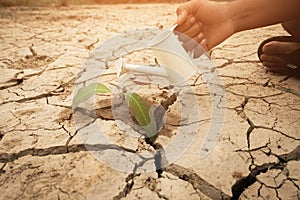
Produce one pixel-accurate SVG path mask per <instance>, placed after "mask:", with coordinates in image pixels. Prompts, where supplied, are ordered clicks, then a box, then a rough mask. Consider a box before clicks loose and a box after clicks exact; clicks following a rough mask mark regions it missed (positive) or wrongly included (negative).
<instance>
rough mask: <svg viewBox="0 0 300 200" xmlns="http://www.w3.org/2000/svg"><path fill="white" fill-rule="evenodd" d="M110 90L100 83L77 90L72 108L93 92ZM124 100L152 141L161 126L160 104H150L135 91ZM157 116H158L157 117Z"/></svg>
mask: <svg viewBox="0 0 300 200" xmlns="http://www.w3.org/2000/svg"><path fill="white" fill-rule="evenodd" d="M109 92H111V90H110V89H109V88H108V87H106V86H105V85H103V84H101V83H97V84H91V85H89V86H86V87H83V88H81V89H79V90H78V92H77V94H76V95H75V97H74V99H73V104H72V109H73V110H75V108H76V107H78V106H79V105H80V104H81V103H83V102H84V101H86V100H88V99H89V98H91V97H92V96H93V95H95V94H103V93H109ZM125 100H126V103H127V105H128V107H129V110H130V112H131V114H132V115H133V117H134V119H135V120H136V122H137V124H138V125H139V126H141V127H143V129H144V130H145V133H146V136H147V137H148V138H150V140H151V141H152V142H154V140H155V139H156V136H157V133H158V131H159V129H160V128H161V127H162V119H163V117H164V113H165V112H164V111H165V110H162V109H161V108H162V106H157V105H152V106H151V105H150V104H149V103H148V102H147V101H145V100H144V99H143V98H142V97H141V96H139V95H138V94H136V93H126V94H125ZM157 116H158V117H157Z"/></svg>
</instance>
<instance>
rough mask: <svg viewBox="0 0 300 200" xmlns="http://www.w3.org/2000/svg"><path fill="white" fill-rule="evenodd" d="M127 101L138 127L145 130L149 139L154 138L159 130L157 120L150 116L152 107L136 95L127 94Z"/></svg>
mask: <svg viewBox="0 0 300 200" xmlns="http://www.w3.org/2000/svg"><path fill="white" fill-rule="evenodd" d="M125 99H126V102H127V104H128V106H129V108H130V111H131V113H132V114H133V116H134V118H135V119H136V121H137V123H138V125H139V126H142V127H143V128H144V130H145V132H146V135H147V137H149V138H154V137H155V136H156V134H157V128H156V121H155V119H153V117H152V116H151V115H150V113H151V112H150V111H151V106H150V105H149V104H148V103H147V102H146V101H145V100H144V99H143V98H142V97H140V96H139V95H138V94H136V93H126V94H125Z"/></svg>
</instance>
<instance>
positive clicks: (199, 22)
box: [175, 0, 234, 51]
mask: <svg viewBox="0 0 300 200" xmlns="http://www.w3.org/2000/svg"><path fill="white" fill-rule="evenodd" d="M176 12H177V17H178V18H177V22H176V23H177V24H178V26H177V27H176V29H175V33H176V32H180V33H183V34H179V39H180V40H181V41H182V42H183V46H184V48H185V49H186V50H187V51H190V50H192V49H194V50H195V51H197V48H201V47H199V45H198V44H200V45H201V46H202V47H203V48H204V49H205V50H210V49H211V48H213V47H214V46H216V45H218V44H220V43H221V42H223V41H224V40H225V39H226V38H228V37H229V36H231V35H232V34H233V33H234V27H233V23H232V20H231V16H230V13H229V9H228V8H227V4H226V3H219V2H212V1H208V0H192V1H189V2H187V3H185V4H182V5H181V6H179V7H178V8H177V11H176Z"/></svg>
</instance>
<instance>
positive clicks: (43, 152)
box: [0, 4, 300, 200]
mask: <svg viewBox="0 0 300 200" xmlns="http://www.w3.org/2000/svg"><path fill="white" fill-rule="evenodd" d="M176 7H177V5H175V4H159V5H147V6H146V5H114V6H109V5H105V6H104V5H103V6H77V7H68V8H7V9H2V10H1V13H0V16H1V19H0V23H1V27H2V28H1V30H0V31H1V34H0V40H1V55H0V66H1V67H0V70H1V76H0V97H1V98H0V113H1V123H0V162H1V163H2V165H1V166H0V199H172V200H173V199H230V198H232V199H238V198H240V199H284V200H285V199H299V195H300V193H299V185H300V169H299V164H300V163H299V162H300V161H299V159H300V147H299V144H300V143H299V140H300V134H299V130H300V129H299V127H300V125H299V122H300V117H299V116H300V103H299V99H300V97H299V96H300V84H299V80H297V79H295V78H292V77H286V76H279V75H274V74H271V73H267V71H266V68H264V67H263V66H262V65H261V64H260V63H259V62H258V58H257V56H256V48H257V46H258V44H259V42H260V41H261V40H263V39H265V38H268V37H270V36H272V35H280V34H284V32H283V30H282V28H281V27H280V26H272V27H267V28H263V29H259V30H252V31H247V32H243V33H240V34H237V35H235V36H234V37H232V38H230V39H228V40H227V41H226V42H224V43H222V44H221V45H219V46H218V47H217V48H215V50H214V51H213V53H212V58H213V60H214V62H215V64H216V66H217V70H218V73H219V75H220V77H221V78H222V81H223V84H224V87H225V92H226V96H225V97H223V98H225V99H226V116H225V120H224V125H223V129H222V131H221V132H220V136H219V141H218V143H217V145H216V146H215V148H214V149H213V151H212V152H211V153H210V154H209V155H208V156H207V157H206V158H204V159H200V158H199V154H198V153H199V148H200V145H201V141H202V139H203V134H205V131H207V129H208V125H209V120H207V121H203V123H201V124H200V127H199V129H198V134H197V136H196V139H195V140H194V142H193V144H192V145H191V146H190V148H189V149H188V150H187V151H186V152H185V153H184V154H183V155H182V156H181V157H180V159H178V160H177V161H176V162H175V163H173V164H171V165H169V166H167V167H166V168H164V169H163V170H162V171H160V174H159V175H160V176H158V173H157V172H151V173H142V174H129V173H124V172H119V171H116V170H113V169H111V168H110V167H109V166H107V165H106V164H105V163H103V162H100V161H98V160H97V159H96V158H94V157H93V156H92V155H91V154H90V153H89V152H88V151H87V150H86V148H85V146H84V145H83V142H82V141H81V140H80V139H79V138H78V135H76V133H77V132H76V127H75V122H74V118H73V116H72V111H71V102H72V90H73V86H74V81H75V79H76V76H77V73H78V72H80V69H81V65H82V63H83V61H84V60H85V59H86V58H87V57H88V55H89V54H90V53H91V52H92V50H93V49H94V47H96V46H97V45H98V44H100V43H101V42H103V41H105V40H107V39H108V38H110V37H111V36H114V35H116V34H118V33H121V32H123V31H125V30H131V29H135V28H137V27H161V26H163V27H169V26H171V25H172V24H173V22H174V21H175V19H176V16H175V9H176ZM204 85H205V83H204V82H203V81H202V82H201V80H200V79H199V80H198V82H196V83H195V88H198V89H197V91H198V93H197V98H198V101H199V104H200V107H201V109H203V112H204V114H205V112H207V110H209V106H210V105H209V103H207V102H209V100H208V99H209V94H208V93H206V92H204V91H205V87H204ZM101 120H102V123H103V124H107V126H111V124H113V123H114V121H113V120H110V119H105V118H102V119H101ZM169 131H171V130H169ZM113 133H116V134H118V132H117V130H112V134H113ZM160 137H161V138H162V139H163V138H164V137H166V136H165V135H162V136H160Z"/></svg>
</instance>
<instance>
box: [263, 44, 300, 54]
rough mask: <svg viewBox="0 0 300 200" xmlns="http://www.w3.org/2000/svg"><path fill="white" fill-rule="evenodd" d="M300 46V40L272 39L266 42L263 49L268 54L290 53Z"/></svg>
mask: <svg viewBox="0 0 300 200" xmlns="http://www.w3.org/2000/svg"><path fill="white" fill-rule="evenodd" d="M299 48H300V43H299V42H279V41H271V42H268V43H267V44H265V45H264V46H263V48H262V51H263V52H264V53H267V54H281V55H284V54H290V53H292V52H294V51H295V50H297V49H299Z"/></svg>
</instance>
